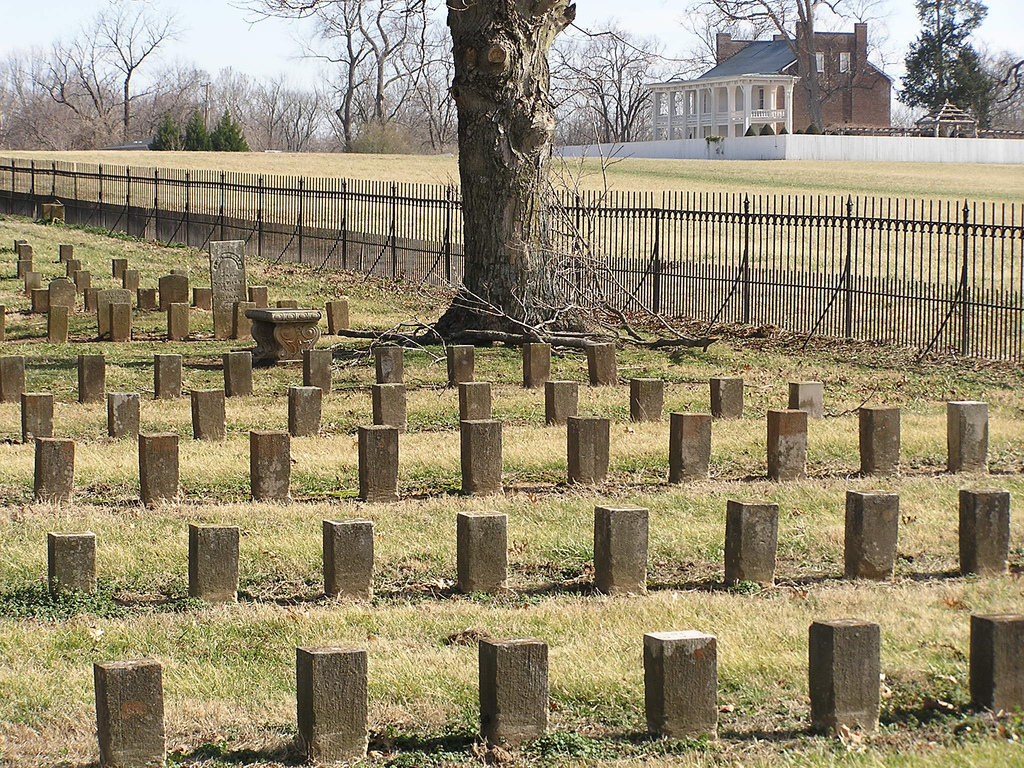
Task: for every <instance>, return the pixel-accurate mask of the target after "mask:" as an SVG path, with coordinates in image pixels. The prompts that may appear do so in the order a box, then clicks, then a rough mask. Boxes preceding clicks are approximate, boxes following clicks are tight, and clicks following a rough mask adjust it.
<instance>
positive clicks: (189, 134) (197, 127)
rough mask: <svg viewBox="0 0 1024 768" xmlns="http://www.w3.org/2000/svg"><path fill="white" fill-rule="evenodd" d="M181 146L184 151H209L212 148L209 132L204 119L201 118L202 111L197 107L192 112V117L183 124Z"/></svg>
mask: <svg viewBox="0 0 1024 768" xmlns="http://www.w3.org/2000/svg"><path fill="white" fill-rule="evenodd" d="M183 148H184V149H185V151H186V152H209V151H210V150H211V149H213V142H212V141H211V140H210V132H209V131H208V130H206V120H204V119H203V113H202V112H200V111H199V110H198V109H197V110H196V111H195V112H193V113H192V117H190V118H189V120H188V123H186V124H185V144H184V147H183Z"/></svg>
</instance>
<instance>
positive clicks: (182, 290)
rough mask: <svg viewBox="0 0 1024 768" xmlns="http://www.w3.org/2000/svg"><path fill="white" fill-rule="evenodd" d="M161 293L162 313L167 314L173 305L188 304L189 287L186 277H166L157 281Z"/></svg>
mask: <svg viewBox="0 0 1024 768" xmlns="http://www.w3.org/2000/svg"><path fill="white" fill-rule="evenodd" d="M157 290H158V291H159V292H160V311H161V312H166V311H167V308H168V307H169V306H170V305H171V304H188V297H189V287H188V278H187V277H186V276H185V275H164V276H163V277H161V278H160V279H159V280H157Z"/></svg>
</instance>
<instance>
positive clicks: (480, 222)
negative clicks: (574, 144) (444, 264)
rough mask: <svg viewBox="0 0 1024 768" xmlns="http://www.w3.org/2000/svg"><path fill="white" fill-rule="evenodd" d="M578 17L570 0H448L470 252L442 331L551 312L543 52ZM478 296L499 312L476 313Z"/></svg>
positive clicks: (504, 324)
mask: <svg viewBox="0 0 1024 768" xmlns="http://www.w3.org/2000/svg"><path fill="white" fill-rule="evenodd" d="M575 15H576V6H575V5H573V4H570V3H569V2H568V0H449V2H448V26H449V28H450V29H451V34H452V43H453V53H454V57H455V78H454V81H453V84H452V89H451V92H452V96H453V98H454V99H455V104H456V106H457V108H458V117H459V176H460V178H461V181H462V209H463V222H464V242H465V257H466V258H465V275H464V277H463V284H464V286H465V290H464V291H462V292H461V293H460V295H459V296H457V297H456V299H455V301H454V302H453V303H452V306H451V307H450V308H449V309H448V311H447V312H446V313H445V314H444V316H443V317H442V318H441V319H440V320H439V321H438V323H437V330H438V331H439V332H440V333H441V334H442V335H443V336H447V335H450V334H452V333H454V332H457V331H459V330H464V329H466V328H476V329H486V330H505V331H519V330H521V328H520V325H519V324H520V323H527V324H530V325H534V324H536V323H538V322H541V321H543V320H547V319H549V318H551V317H552V316H553V315H554V314H555V312H556V309H557V304H558V302H557V297H556V292H555V286H554V279H553V277H552V274H551V270H550V269H549V268H548V262H549V261H550V258H549V257H550V253H551V249H550V223H549V221H548V217H549V192H550V185H549V182H548V166H549V164H550V159H551V142H552V137H553V135H554V130H555V119H554V113H553V109H552V105H551V101H550V98H549V95H548V89H549V72H548V52H549V50H550V49H551V45H552V43H553V42H554V40H555V37H556V36H557V35H558V33H559V32H561V31H562V30H563V29H564V28H565V27H566V26H567V25H568V24H569V23H570V22H571V21H572V20H573V18H574V17H575ZM480 300H482V302H483V303H485V305H489V306H490V307H493V308H496V309H497V310H499V312H498V313H494V312H489V311H483V312H481V311H478V308H479V305H480ZM474 306H476V307H477V309H474Z"/></svg>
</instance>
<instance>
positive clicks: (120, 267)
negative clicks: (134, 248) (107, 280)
mask: <svg viewBox="0 0 1024 768" xmlns="http://www.w3.org/2000/svg"><path fill="white" fill-rule="evenodd" d="M126 269H128V259H111V260H110V276H111V277H112V278H114V279H115V280H120V279H121V278H122V276H123V275H124V271H125V270H126Z"/></svg>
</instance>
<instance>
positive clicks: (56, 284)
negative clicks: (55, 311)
mask: <svg viewBox="0 0 1024 768" xmlns="http://www.w3.org/2000/svg"><path fill="white" fill-rule="evenodd" d="M46 290H47V292H48V293H49V295H50V306H51V307H67V308H68V309H70V310H73V309H74V308H75V304H76V302H77V299H78V290H77V289H76V288H75V284H74V283H72V282H71V281H70V280H68V279H67V278H64V277H58V278H57V279H56V280H51V281H50V284H49V285H48V286H47V287H46Z"/></svg>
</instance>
